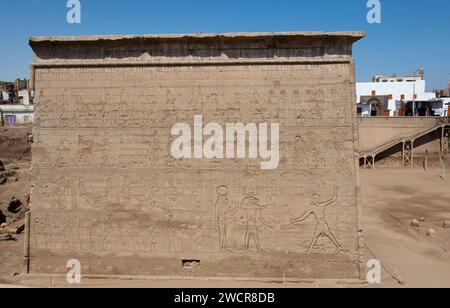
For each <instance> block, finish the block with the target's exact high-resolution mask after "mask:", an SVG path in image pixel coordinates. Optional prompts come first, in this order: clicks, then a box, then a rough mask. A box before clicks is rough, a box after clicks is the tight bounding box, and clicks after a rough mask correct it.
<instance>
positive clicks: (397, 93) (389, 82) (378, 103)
mask: <svg viewBox="0 0 450 308" xmlns="http://www.w3.org/2000/svg"><path fill="white" fill-rule="evenodd" d="M356 93H357V104H358V109H359V113H360V114H362V115H363V116H371V115H374V114H373V113H372V112H374V109H377V110H375V112H376V113H377V114H375V115H378V116H383V115H386V116H387V115H389V116H398V115H405V114H404V110H402V109H403V107H404V105H406V104H408V103H409V105H410V106H411V105H412V104H411V103H412V102H413V101H415V102H416V106H415V107H416V113H415V115H417V112H418V108H419V106H421V102H430V103H431V102H435V103H436V104H439V102H438V101H437V100H436V94H435V93H431V92H427V91H426V82H425V80H424V79H423V75H422V76H420V77H384V76H376V77H374V78H373V81H372V82H360V83H357V84H356ZM436 107H438V106H437V105H436ZM406 108H407V107H406ZM410 109H411V110H410V112H411V115H412V108H411V107H410ZM433 109H436V108H433ZM380 111H381V112H382V114H380ZM402 113H403V114H402Z"/></svg>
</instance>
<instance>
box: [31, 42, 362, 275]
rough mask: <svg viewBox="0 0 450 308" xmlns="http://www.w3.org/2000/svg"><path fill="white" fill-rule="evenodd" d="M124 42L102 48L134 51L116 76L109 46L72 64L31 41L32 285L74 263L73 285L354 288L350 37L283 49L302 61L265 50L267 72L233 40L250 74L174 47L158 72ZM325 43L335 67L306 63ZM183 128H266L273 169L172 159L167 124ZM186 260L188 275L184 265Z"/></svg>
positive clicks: (60, 46) (251, 163)
mask: <svg viewBox="0 0 450 308" xmlns="http://www.w3.org/2000/svg"><path fill="white" fill-rule="evenodd" d="M130 40H131V41H130V42H128V41H125V42H122V41H120V40H119V41H118V42H117V41H114V46H115V47H114V48H119V47H120V50H121V51H122V52H123V51H124V50H133V53H126V52H125V53H126V54H127V59H126V61H125V60H124V61H123V63H122V65H120V64H119V65H118V63H120V57H116V58H115V59H114V61H110V62H107V63H105V57H101V54H103V55H105V54H106V53H107V52H106V51H105V50H110V48H112V47H111V46H109V45H107V46H103V45H102V44H103V43H101V42H96V44H98V49H97V51H96V52H95V53H98V54H94V55H92V56H91V57H90V58H89V60H86V62H83V57H84V56H85V55H86V53H85V51H83V48H84V47H85V46H89V45H90V44H92V42H90V41H86V40H84V41H83V40H82V39H80V41H79V42H71V44H75V45H77V46H78V45H79V46H80V47H79V49H76V50H75V52H74V49H73V48H69V47H67V46H66V45H65V44H66V43H64V41H62V42H53V43H54V44H56V46H57V47H56V48H55V50H56V49H57V50H60V51H61V50H64V48H67V49H68V51H67V53H66V55H69V54H70V57H69V58H70V59H63V60H62V59H61V57H55V58H52V57H45V56H43V55H48V52H49V51H52V50H54V49H51V48H47V47H46V46H47V45H46V40H44V39H40V40H37V39H36V40H35V41H34V42H33V40H32V46H33V48H34V49H35V52H36V53H37V55H36V66H35V68H34V70H35V71H34V78H35V81H34V82H35V88H36V93H37V121H36V128H35V132H34V146H33V173H32V183H33V191H32V213H31V217H30V224H29V230H30V237H29V245H30V272H31V273H63V272H65V271H66V269H65V265H66V262H67V260H69V259H73V258H75V259H79V260H80V261H81V264H82V270H83V273H84V274H100V275H107V274H108V275H109V274H113V275H168V276H177V275H181V276H182V275H192V273H193V272H194V275H198V276H232V277H233V276H241V277H242V276H250V277H257V278H258V277H282V276H283V275H286V277H288V278H289V277H291V278H311V277H312V278H358V277H359V264H358V260H359V252H358V240H359V234H358V230H359V226H358V184H357V172H358V168H356V166H357V163H356V159H355V157H356V155H355V153H356V151H355V149H356V145H357V129H356V121H355V119H354V114H356V112H354V111H355V110H354V106H353V104H352V102H353V101H354V95H355V94H354V91H355V89H354V68H353V62H352V60H351V57H350V55H351V53H350V52H351V43H352V42H353V41H354V40H355V38H351V37H350V38H348V37H347V38H345V37H344V38H343V37H342V36H338V35H337V36H336V38H334V37H331V38H323V37H320V36H319V37H317V38H316V41H314V40H313V39H312V38H308V39H306V38H305V37H303V36H292V37H290V36H286V37H285V38H284V37H283V40H285V41H286V42H289V43H291V44H293V43H296V45H295V46H294V47H292V46H291V49H292V50H293V51H295V50H303V51H302V52H301V53H299V52H298V53H295V52H289V53H288V56H287V57H286V58H285V59H283V60H282V61H279V60H277V59H276V57H274V56H273V55H274V54H276V52H275V53H272V54H271V56H269V57H270V59H268V58H267V57H266V56H267V55H268V54H270V53H268V52H267V50H269V47H268V46H266V45H262V46H259V45H258V46H256V47H254V48H253V49H252V48H250V47H251V46H254V45H252V44H255V43H254V42H253V41H252V40H253V39H251V40H250V42H248V41H247V39H242V38H241V39H239V40H238V41H234V40H235V39H233V38H230V40H231V42H232V43H233V44H234V45H233V46H234V47H233V48H234V49H233V50H234V52H236V50H237V49H236V48H238V49H240V50H241V49H244V47H247V48H249V50H250V51H249V53H250V54H249V56H248V57H247V58H251V61H250V60H248V59H247V60H245V61H243V62H242V61H240V62H239V63H238V62H235V61H238V60H234V59H223V60H220V63H219V62H215V63H208V65H205V63H204V62H201V61H202V57H201V56H200V57H199V59H194V60H192V59H191V58H189V59H186V55H184V54H183V53H181V54H180V52H179V50H178V52H177V57H178V58H177V65H172V64H168V65H165V62H164V61H169V60H167V59H165V60H164V59H163V60H161V59H159V58H158V59H156V58H152V52H147V56H143V54H144V53H143V52H139V51H136V49H139V48H141V49H142V48H143V49H145V48H146V47H145V44H144V43H142V42H140V43H139V44H137V45H134V44H136V43H133V42H134V41H133V40H132V39H130ZM266 40H267V39H266ZM311 40H313V41H314V42H315V44H316V45H317V46H318V47H317V48H318V49H317V48H315V49H311V48H310V47H308V46H309V45H308V44H309V42H310V41H311ZM188 41H189V40H188ZM170 42H171V41H170V39H169V40H168V41H167V44H169V46H170ZM332 43H334V46H335V47H334V49H335V50H337V52H336V54H335V55H333V58H335V59H336V60H337V61H331V62H330V61H325V59H326V58H327V56H326V55H325V54H322V53H320V54H319V57H317V54H314V52H312V51H314V50H322V51H323V50H324V48H322V49H321V48H320V47H321V46H322V45H323V46H328V45H330V46H331V45H332ZM105 44H107V43H105ZM148 44H149V46H153V47H149V49H152V48H157V47H155V46H154V42H148ZM177 44H180V43H179V42H177ZM184 44H187V43H186V42H184ZM205 44H211V42H209V41H208V42H206V43H205ZM266 44H268V42H266ZM305 44H306V45H305ZM117 45H118V46H119V47H117ZM142 45H144V47H145V48H144V47H143V46H142ZM136 46H138V47H136ZM177 46H178V45H177ZM214 46H216V45H214ZM302 46H303V47H302ZM102 48H104V50H102ZM272 48H273V47H272ZM98 50H101V52H98ZM167 50H171V49H170V48H169V49H168V48H167V46H166V47H164V49H163V50H162V51H161V53H162V54H166V53H168V51H167ZM274 50H275V51H276V50H277V48H276V47H275V49H274ZM280 50H281V49H280ZM305 50H306V51H305ZM77 52H78V54H77ZM215 53H216V52H215ZM215 53H214V54H215ZM61 54H62V55H64V52H61ZM130 54H131V55H130ZM241 54H242V53H241ZM262 54H264V55H265V56H264V57H263V56H261V55H262ZM146 57H147V58H146ZM189 57H191V56H189ZM312 57H314V62H312V61H309V60H311V59H310V58H312ZM130 58H131V59H130ZM143 59H144V60H143ZM188 60H189V61H194V63H188V62H187V61H188ZM209 60H211V59H210V58H209ZM209 60H208V61H209ZM95 61H97V63H101V65H92V63H96V62H95ZM133 61H136V62H139V64H138V65H135V64H133V63H132V62H133ZM142 61H144V62H142ZM145 61H147V63H145ZM154 61H158V63H157V64H155V63H154ZM159 61H162V62H159ZM172 61H174V60H173V59H172ZM183 61H186V62H183ZM196 61H197V62H196ZM183 63H184V64H183ZM86 64H89V65H86ZM195 115H202V116H203V122H204V123H209V122H217V123H219V124H221V125H224V126H225V124H226V123H250V122H253V123H256V124H258V123H279V124H280V156H281V160H280V165H279V168H278V169H275V170H261V168H260V162H261V161H260V160H252V159H244V160H237V159H235V160H227V159H214V160H206V159H198V160H196V159H183V160H176V159H174V158H172V157H171V155H170V147H171V143H172V142H173V140H174V137H172V136H171V128H172V126H173V125H174V124H176V123H180V122H185V123H188V124H190V125H191V126H193V119H194V116H195ZM335 188H336V192H337V194H336V198H335V200H333V198H334V197H335ZM249 200H251V201H249ZM314 201H316V203H314ZM326 201H330V202H329V204H328V206H325V205H326V204H324V203H323V202H326ZM221 205H222V206H223V207H220V206H221ZM313 205H314V206H313ZM226 206H228V208H227V207H226ZM227 209H228V210H227ZM308 211H310V212H311V215H310V216H308V217H307V218H306V219H305V220H304V221H301V222H297V223H293V222H292V220H293V219H295V218H298V217H300V216H302V215H303V214H304V213H305V212H308ZM320 234H322V236H320V237H318V240H317V242H315V238H316V237H317V236H316V235H320ZM314 242H315V243H314ZM189 260H198V261H200V265H199V266H196V267H195V268H194V269H192V268H183V266H182V265H183V261H189Z"/></svg>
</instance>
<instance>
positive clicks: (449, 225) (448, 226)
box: [442, 221, 450, 229]
mask: <svg viewBox="0 0 450 308" xmlns="http://www.w3.org/2000/svg"><path fill="white" fill-rule="evenodd" d="M442 228H444V229H450V221H444V224H443V225H442Z"/></svg>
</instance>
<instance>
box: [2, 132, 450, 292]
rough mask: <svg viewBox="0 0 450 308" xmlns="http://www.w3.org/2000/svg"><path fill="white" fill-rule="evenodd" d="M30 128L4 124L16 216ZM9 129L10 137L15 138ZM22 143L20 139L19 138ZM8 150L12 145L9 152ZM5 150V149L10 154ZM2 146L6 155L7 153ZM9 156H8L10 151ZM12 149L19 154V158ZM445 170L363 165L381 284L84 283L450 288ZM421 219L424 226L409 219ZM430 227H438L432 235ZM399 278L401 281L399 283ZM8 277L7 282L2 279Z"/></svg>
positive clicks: (7, 261)
mask: <svg viewBox="0 0 450 308" xmlns="http://www.w3.org/2000/svg"><path fill="white" fill-rule="evenodd" d="M29 131H30V128H25V129H16V130H14V131H11V130H9V131H6V130H4V129H0V160H2V161H3V162H4V163H5V166H6V169H7V171H8V170H14V171H15V172H16V175H15V176H14V178H13V180H10V181H8V182H7V183H6V184H4V185H0V210H2V211H3V212H5V211H6V210H5V204H6V202H7V201H8V200H10V198H11V197H15V198H17V199H20V200H21V201H22V202H24V206H23V208H22V209H21V210H20V211H19V213H17V214H14V215H12V214H8V215H9V216H11V217H10V219H11V220H12V221H14V222H13V223H12V224H11V225H20V224H21V223H23V213H24V211H25V210H26V209H27V207H26V198H27V195H28V194H29V189H30V187H29V170H30V169H29V168H30V161H29V151H28V150H27V148H26V147H27V146H26V142H25V145H24V144H23V140H24V139H23V138H26V135H27V132H29ZM5 135H8V136H13V137H14V138H15V139H14V140H15V141H14V142H10V140H7V138H5ZM17 142H18V143H19V144H18V145H17V144H16V143H17ZM11 151H12V152H14V153H12V154H11ZM7 152H8V153H7ZM2 153H3V156H4V157H3V158H2ZM5 156H6V157H5ZM14 156H16V157H18V159H14ZM440 174H441V170H440V169H431V170H429V171H424V170H421V169H407V168H405V169H388V168H384V169H376V170H361V186H362V208H363V227H364V238H365V244H366V245H367V248H366V249H364V251H363V253H364V259H365V262H366V261H367V260H369V259H377V260H379V261H381V263H382V265H383V272H382V284H381V285H371V286H369V285H367V284H363V283H359V282H358V283H354V282H352V283H349V282H339V283H337V282H334V281H320V282H312V283H302V284H293V283H287V284H284V283H282V282H280V283H255V282H245V281H237V282H236V281H235V282H226V281H205V280H158V281H144V280H141V281H129V280H122V281H113V280H88V281H86V280H84V281H83V285H82V287H92V288H96V287H97V288H102V287H113V288H114V287H137V288H141V287H155V288H166V287H172V288H211V287H213V288H230V287H231V288H286V287H287V288H296V287H311V288H316V287H352V288H359V287H400V288H402V287H414V288H421V287H446V288H447V287H450V252H449V251H448V248H449V247H448V246H449V242H450V229H444V228H442V224H443V222H444V221H450V172H449V175H448V177H447V178H446V179H445V180H442V178H441V177H440ZM413 219H416V220H418V221H420V220H421V219H422V220H424V221H422V222H420V226H419V227H413V226H411V221H412V220H413ZM430 229H434V230H435V234H434V235H433V236H432V237H430V236H429V235H427V233H428V232H429V230H430ZM14 237H15V241H7V242H6V241H0V288H3V287H11V286H19V285H20V284H21V277H20V275H18V274H19V273H21V272H22V270H23V235H15V236H14ZM398 281H401V282H402V284H399V282H398ZM2 284H3V285H2ZM45 286H48V287H65V286H66V285H65V284H64V283H61V282H58V281H51V282H48V283H47V285H45Z"/></svg>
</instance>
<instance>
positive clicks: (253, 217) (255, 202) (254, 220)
mask: <svg viewBox="0 0 450 308" xmlns="http://www.w3.org/2000/svg"><path fill="white" fill-rule="evenodd" d="M269 206H271V205H263V204H261V201H260V200H259V199H258V198H256V197H253V196H251V195H249V196H247V197H245V198H244V199H243V200H242V203H241V206H240V208H241V210H242V211H243V212H244V213H245V216H244V217H245V251H246V252H249V251H250V244H251V241H252V240H253V242H254V244H255V246H256V250H257V252H258V253H265V251H264V250H263V249H262V248H261V243H260V239H259V231H258V223H259V222H261V223H262V224H263V225H265V226H266V227H269V228H271V229H273V228H274V225H273V222H270V221H268V220H266V219H265V218H264V217H263V216H262V212H261V211H262V210H263V209H264V208H266V207H269Z"/></svg>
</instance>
